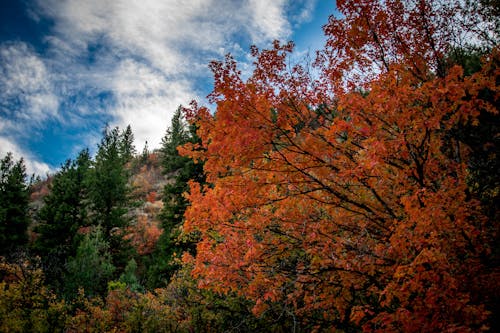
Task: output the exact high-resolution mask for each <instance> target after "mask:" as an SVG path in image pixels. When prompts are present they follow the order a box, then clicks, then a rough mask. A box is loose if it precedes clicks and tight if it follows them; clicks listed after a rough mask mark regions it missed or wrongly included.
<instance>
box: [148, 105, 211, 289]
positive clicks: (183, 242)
mask: <svg viewBox="0 0 500 333" xmlns="http://www.w3.org/2000/svg"><path fill="white" fill-rule="evenodd" d="M188 142H191V143H198V142H199V138H198V136H197V135H196V128H195V125H189V124H186V123H185V122H184V121H183V119H182V113H181V109H180V108H179V109H177V111H176V112H175V114H174V116H173V118H172V123H171V126H170V127H169V128H168V130H167V132H166V134H165V137H164V138H163V139H162V148H161V153H162V160H161V163H162V167H163V173H165V174H169V175H171V176H172V177H173V182H172V183H169V184H167V185H165V187H164V189H163V198H162V200H163V209H162V211H161V213H160V220H161V224H162V228H163V233H162V235H161V236H160V239H159V240H158V243H157V246H156V251H155V252H154V254H153V258H152V262H151V264H150V265H149V273H148V287H151V288H153V287H159V286H161V285H163V284H164V283H166V282H167V281H168V280H169V279H170V277H171V276H172V274H173V273H174V272H175V271H176V270H177V269H179V263H178V261H176V260H175V257H174V256H175V254H177V255H180V254H182V252H184V251H193V250H194V241H195V240H194V239H190V236H191V238H193V237H192V236H193V235H183V236H182V238H183V239H180V238H181V237H180V236H181V232H180V227H181V226H182V223H183V221H184V211H185V210H186V207H187V200H186V198H184V196H183V193H184V192H187V191H188V190H189V188H188V181H189V180H190V179H195V180H196V181H199V182H203V178H204V176H203V165H202V164H200V163H194V161H193V160H192V159H190V158H188V157H185V156H180V155H179V153H178V151H177V147H179V146H181V145H183V144H186V143H188Z"/></svg>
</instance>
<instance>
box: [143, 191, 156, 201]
mask: <svg viewBox="0 0 500 333" xmlns="http://www.w3.org/2000/svg"><path fill="white" fill-rule="evenodd" d="M156 195H157V193H156V191H151V192H149V193H148V195H147V196H146V200H147V201H148V202H150V203H154V202H155V201H156Z"/></svg>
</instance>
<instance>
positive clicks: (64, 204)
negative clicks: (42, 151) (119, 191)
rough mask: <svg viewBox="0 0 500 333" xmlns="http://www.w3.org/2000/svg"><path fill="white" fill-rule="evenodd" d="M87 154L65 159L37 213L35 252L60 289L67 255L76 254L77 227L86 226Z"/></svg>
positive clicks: (52, 283)
mask: <svg viewBox="0 0 500 333" xmlns="http://www.w3.org/2000/svg"><path fill="white" fill-rule="evenodd" d="M90 163H91V159H90V155H89V152H88V150H83V151H82V152H80V154H79V155H78V157H77V159H76V160H75V161H71V160H67V161H66V163H65V164H64V165H63V166H62V167H61V170H60V171H59V172H58V173H56V174H55V175H54V178H53V180H52V183H51V186H50V189H51V192H50V194H49V195H48V196H46V197H45V198H44V203H45V205H44V206H43V207H42V208H41V209H40V211H39V213H38V219H39V221H40V224H39V225H38V227H37V228H36V229H35V231H36V232H37V233H38V234H39V236H38V238H37V239H36V241H35V244H34V249H35V251H36V252H37V253H39V254H40V255H41V256H42V261H43V265H44V271H45V275H46V276H47V277H48V280H49V281H50V282H51V285H52V286H55V287H59V283H60V282H62V281H60V280H61V277H62V274H63V272H64V270H63V269H64V264H65V262H66V260H67V258H68V256H74V255H75V252H76V247H77V246H78V243H77V237H76V235H77V231H78V228H80V227H82V226H84V225H86V223H87V222H88V220H87V207H86V204H85V199H86V196H87V189H86V187H85V182H86V177H87V173H88V170H89V168H90Z"/></svg>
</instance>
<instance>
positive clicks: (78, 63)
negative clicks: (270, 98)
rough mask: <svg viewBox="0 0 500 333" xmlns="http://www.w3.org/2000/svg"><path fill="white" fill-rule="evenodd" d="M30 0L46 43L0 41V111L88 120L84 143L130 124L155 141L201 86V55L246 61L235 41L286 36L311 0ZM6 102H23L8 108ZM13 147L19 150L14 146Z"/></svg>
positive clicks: (243, 43)
mask: <svg viewBox="0 0 500 333" xmlns="http://www.w3.org/2000/svg"><path fill="white" fill-rule="evenodd" d="M32 1H34V4H33V5H30V6H29V11H30V12H29V15H30V17H32V18H33V19H36V20H40V19H41V18H48V19H49V20H50V21H51V22H52V23H53V24H52V25H51V30H50V31H49V33H48V34H47V35H46V36H45V39H44V41H45V43H46V45H47V48H46V50H45V51H44V54H43V58H41V57H40V56H39V55H37V54H35V53H34V52H33V50H31V49H30V48H29V47H28V46H27V45H26V44H23V43H14V44H10V45H6V46H3V47H2V48H1V49H0V52H1V53H0V56H1V57H2V63H4V64H5V66H3V67H2V71H3V72H2V74H4V75H3V76H4V79H1V78H0V85H2V86H1V87H0V88H1V91H2V92H1V93H2V94H3V95H2V97H5V98H3V100H7V101H8V103H7V104H9V108H6V109H5V110H2V111H1V112H2V114H7V113H10V114H9V116H8V118H10V119H12V117H13V116H12V113H13V112H16V115H15V116H14V118H15V117H17V118H15V119H32V120H30V121H32V122H35V121H36V122H38V123H43V122H44V121H46V120H48V119H56V118H57V119H58V122H59V123H60V124H62V126H73V127H75V131H78V130H79V129H81V128H82V127H86V126H88V125H85V124H88V123H92V126H94V127H95V128H94V129H90V131H93V132H94V133H96V134H95V135H94V134H91V133H88V132H89V131H88V130H87V134H88V135H87V138H89V141H88V142H87V144H88V145H91V144H94V141H95V138H96V136H98V135H100V130H101V129H102V126H103V125H104V123H109V124H110V125H111V126H115V125H118V126H120V127H125V126H126V125H128V124H131V125H132V128H133V130H134V134H135V138H136V145H137V146H138V147H139V148H140V147H141V146H142V145H143V144H144V143H145V142H146V141H148V144H149V146H150V147H157V146H158V145H159V143H160V140H161V137H162V136H163V134H164V133H165V130H166V128H167V126H168V125H169V123H170V119H171V116H172V114H173V113H174V111H175V110H176V109H177V107H178V106H179V105H180V104H187V103H189V101H190V100H192V99H194V98H198V99H199V98H200V96H201V98H203V97H204V96H205V95H206V94H207V93H208V92H209V91H207V90H209V88H208V89H207V87H206V85H207V83H208V82H210V79H207V78H210V76H211V75H210V72H209V69H208V66H207V64H208V62H209V61H210V60H213V59H215V58H219V59H220V58H221V57H222V56H223V55H224V54H225V53H228V52H231V53H233V54H234V55H236V56H242V59H241V60H242V61H243V62H244V61H248V58H245V52H244V51H243V50H244V49H247V48H248V46H249V45H250V44H256V45H258V46H261V47H262V46H266V45H269V44H268V43H270V42H271V41H272V40H274V39H282V40H283V39H285V40H286V39H288V38H289V37H290V35H291V32H292V28H293V27H294V25H295V24H300V23H301V22H303V21H305V20H307V19H308V18H309V16H308V15H310V12H311V10H312V8H313V7H312V5H311V4H314V1H307V0H304V1H292V0H274V1H266V0H238V1H236V0H190V1H186V0H141V1H137V0H86V1H80V0H65V1H61V0H32ZM4 58H5V59H4ZM0 66H1V64H0ZM244 66H245V64H243V67H244ZM200 82H201V83H200ZM200 86H203V88H202V89H200ZM204 89H205V90H204ZM54 91H55V92H56V93H54ZM16 99H17V100H16ZM15 102H18V103H20V104H23V105H24V106H25V107H23V108H21V107H16V108H12V105H14V104H15ZM96 119H99V120H96ZM99 121H101V122H102V124H100V125H99ZM5 124H6V125H8V124H7V123H5ZM10 125H12V126H11V127H15V126H16V125H15V124H13V123H11V124H10ZM4 127H7V126H4ZM77 127H78V128H77ZM4 138H5V136H4ZM12 140H13V139H12V137H11V141H10V142H11V143H15V142H14V141H12ZM13 148H16V149H17V151H19V152H21V150H20V149H18V146H16V147H13ZM22 152H25V151H22ZM68 157H70V156H68ZM41 168H42V169H43V166H41Z"/></svg>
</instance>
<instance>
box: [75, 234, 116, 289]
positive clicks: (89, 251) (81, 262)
mask: <svg viewBox="0 0 500 333" xmlns="http://www.w3.org/2000/svg"><path fill="white" fill-rule="evenodd" d="M66 266H67V267H66V268H67V271H68V272H67V275H66V278H65V289H66V295H67V296H68V297H69V298H72V297H74V296H76V295H77V292H78V289H79V288H83V290H84V291H85V295H87V296H96V295H104V293H105V292H106V286H107V283H108V281H109V280H110V279H111V277H112V276H113V272H114V271H115V267H114V266H113V263H112V261H111V255H110V253H109V244H108V242H106V240H105V239H104V236H103V233H102V228H101V227H97V228H95V229H94V230H93V231H92V232H91V233H90V234H87V235H86V236H85V238H84V239H83V240H82V242H81V243H80V245H79V246H78V249H77V251H76V256H75V257H74V258H71V259H70V260H69V261H68V263H67V265H66Z"/></svg>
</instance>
